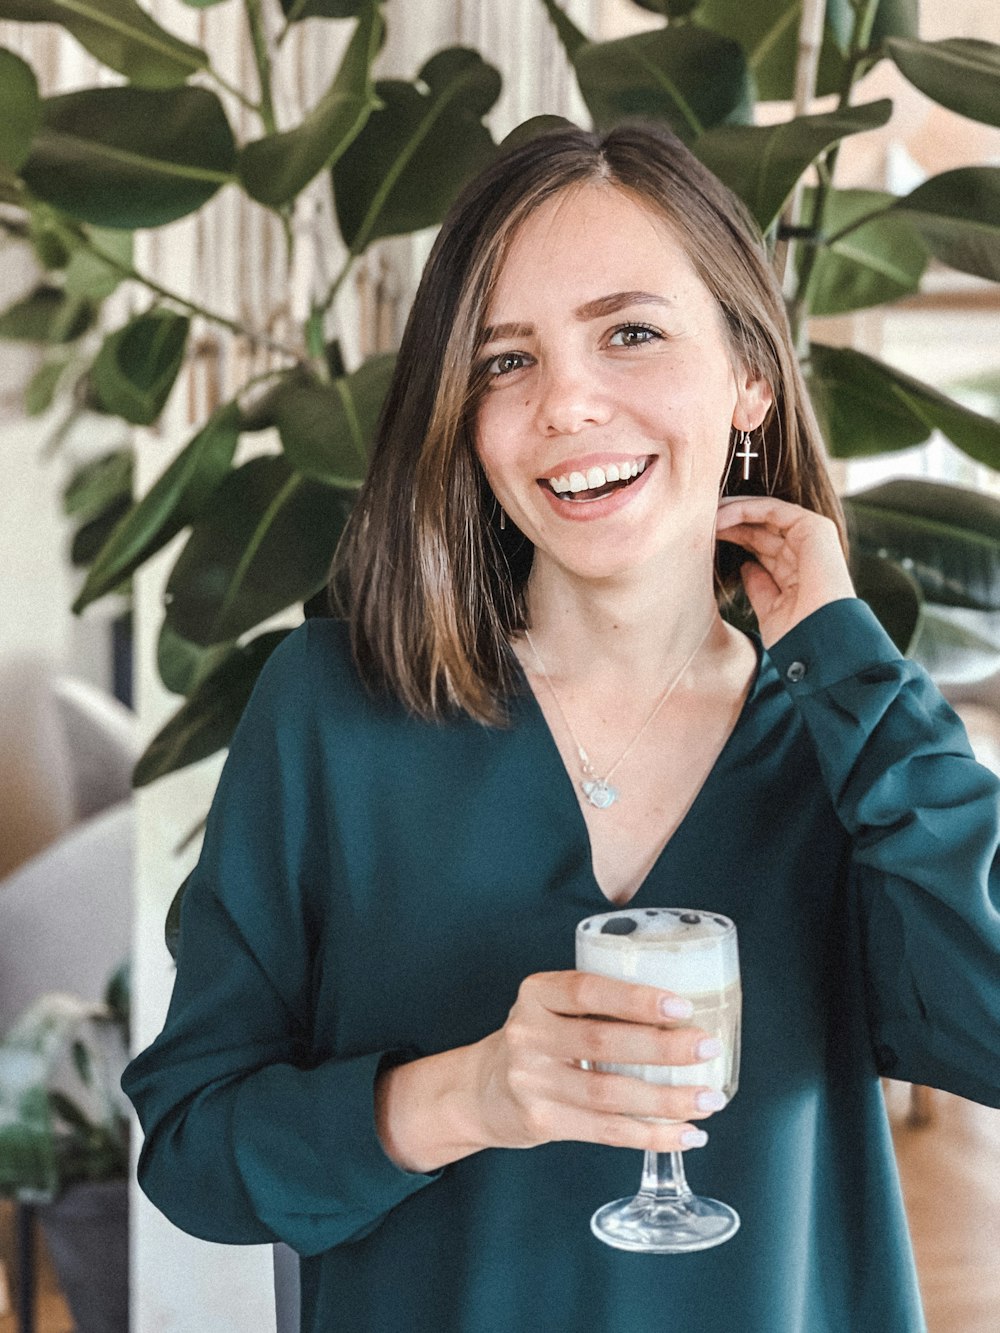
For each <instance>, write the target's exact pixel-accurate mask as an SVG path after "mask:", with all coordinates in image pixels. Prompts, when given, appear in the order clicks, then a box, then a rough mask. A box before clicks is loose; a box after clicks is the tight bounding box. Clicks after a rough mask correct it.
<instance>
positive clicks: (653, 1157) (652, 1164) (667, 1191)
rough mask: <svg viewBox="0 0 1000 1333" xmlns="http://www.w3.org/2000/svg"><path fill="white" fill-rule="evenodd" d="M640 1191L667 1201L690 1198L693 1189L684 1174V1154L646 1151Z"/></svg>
mask: <svg viewBox="0 0 1000 1333" xmlns="http://www.w3.org/2000/svg"><path fill="white" fill-rule="evenodd" d="M639 1193H640V1194H642V1195H646V1196H651V1197H653V1198H656V1199H660V1200H662V1201H663V1202H665V1203H667V1202H669V1203H681V1202H683V1201H684V1200H686V1199H690V1198H691V1197H692V1195H691V1189H690V1187H689V1185H688V1183H687V1180H686V1178H685V1176H684V1154H683V1153H679V1152H669V1153H668V1152H646V1153H645V1154H644V1156H643V1161H642V1184H641V1185H640V1186H639Z"/></svg>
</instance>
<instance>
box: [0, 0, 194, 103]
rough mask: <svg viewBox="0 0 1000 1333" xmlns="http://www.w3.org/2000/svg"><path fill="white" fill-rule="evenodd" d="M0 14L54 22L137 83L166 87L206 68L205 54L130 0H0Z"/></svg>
mask: <svg viewBox="0 0 1000 1333" xmlns="http://www.w3.org/2000/svg"><path fill="white" fill-rule="evenodd" d="M0 19H16V20H18V21H20V22H23V23H58V24H60V25H61V26H62V27H63V28H65V29H66V31H67V32H71V33H72V34H73V36H74V37H75V38H76V40H77V41H78V42H79V43H80V44H81V46H85V47H86V48H87V50H88V51H89V52H90V53H91V55H94V56H96V57H97V59H98V60H100V61H101V62H102V64H105V65H108V66H109V67H110V68H111V69H116V70H117V71H118V73H119V74H124V75H126V76H127V77H128V80H129V82H130V83H132V84H135V85H136V86H137V87H140V88H172V87H174V86H176V85H177V84H179V83H183V82H184V81H185V79H188V78H190V76H191V75H192V74H194V73H195V71H196V70H199V69H206V68H207V67H208V57H207V56H206V55H205V52H204V51H202V50H201V49H200V48H199V47H197V46H189V45H188V43H187V42H182V41H181V40H180V39H179V38H178V37H174V36H173V34H172V33H169V32H167V31H166V30H165V29H164V28H161V27H160V25H159V24H158V23H154V21H153V20H152V19H151V18H150V16H149V15H148V14H147V13H146V12H145V10H143V9H140V7H139V6H138V5H137V4H136V3H135V0H0Z"/></svg>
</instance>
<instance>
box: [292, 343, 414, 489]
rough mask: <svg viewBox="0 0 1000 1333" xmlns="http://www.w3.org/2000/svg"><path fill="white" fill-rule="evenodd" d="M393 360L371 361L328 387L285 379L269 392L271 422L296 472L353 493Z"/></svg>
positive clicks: (363, 469) (383, 357) (382, 357)
mask: <svg viewBox="0 0 1000 1333" xmlns="http://www.w3.org/2000/svg"><path fill="white" fill-rule="evenodd" d="M395 364H396V358H395V355H394V354H392V353H384V354H381V355H378V356H373V357H370V358H369V359H368V360H367V361H366V362H365V363H364V365H363V366H361V367H360V368H359V369H358V370H356V371H355V372H354V374H353V375H345V376H343V377H342V378H340V379H336V380H334V381H333V383H332V384H318V383H316V382H315V381H306V382H303V381H302V380H301V379H299V378H295V377H293V378H289V379H287V380H285V381H284V382H283V383H282V384H280V385H278V387H277V388H276V389H275V391H274V395H273V399H272V402H271V411H272V413H273V420H274V423H275V425H276V426H277V427H278V431H279V432H280V435H281V443H282V445H283V446H284V450H285V453H286V454H287V455H288V457H289V459H290V460H291V462H292V463H293V465H294V466H295V468H296V469H297V470H298V471H299V472H305V473H308V474H310V475H311V476H315V477H321V478H322V479H323V480H324V481H326V482H329V483H331V484H332V485H334V486H340V487H343V488H345V489H356V488H357V487H359V486H360V485H361V482H362V481H363V480H364V476H365V472H366V471H367V468H368V456H369V453H370V449H371V443H372V438H373V436H374V434H375V426H376V424H377V422H378V415H379V412H380V411H381V409H382V403H383V401H384V399H385V395H386V393H387V392H388V389H389V381H390V380H391V379H392V370H393V366H394V365H395Z"/></svg>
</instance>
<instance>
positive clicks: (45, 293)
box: [0, 285, 94, 343]
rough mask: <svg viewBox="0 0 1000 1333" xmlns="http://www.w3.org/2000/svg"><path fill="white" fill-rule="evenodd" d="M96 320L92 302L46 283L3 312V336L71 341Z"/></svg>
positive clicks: (0, 330) (0, 319) (0, 325)
mask: <svg viewBox="0 0 1000 1333" xmlns="http://www.w3.org/2000/svg"><path fill="white" fill-rule="evenodd" d="M93 322H94V309H93V306H91V305H90V304H89V303H87V302H84V301H79V300H77V299H76V298H75V297H70V296H67V295H66V293H65V292H63V291H62V290H61V289H60V288H58V287H49V286H48V285H43V286H41V287H36V288H35V290H34V291H33V292H31V294H30V295H28V296H26V297H24V299H23V300H21V301H16V302H15V303H14V304H13V305H12V306H8V308H7V309H6V310H5V311H4V312H3V313H2V314H0V339H3V340H5V341H7V342H28V343H66V342H72V341H73V339H74V338H79V336H80V334H81V333H85V332H86V330H87V329H88V328H90V326H91V324H92V323H93Z"/></svg>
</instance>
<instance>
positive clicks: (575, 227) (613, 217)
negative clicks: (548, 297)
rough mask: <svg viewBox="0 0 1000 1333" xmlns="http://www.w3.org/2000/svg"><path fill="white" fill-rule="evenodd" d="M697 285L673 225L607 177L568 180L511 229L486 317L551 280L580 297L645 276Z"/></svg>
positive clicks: (630, 285) (635, 285)
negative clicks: (604, 179)
mask: <svg viewBox="0 0 1000 1333" xmlns="http://www.w3.org/2000/svg"><path fill="white" fill-rule="evenodd" d="M654 280H655V281H656V282H659V283H660V284H661V285H662V283H663V282H664V281H666V280H669V282H670V283H671V284H677V283H679V284H680V285H682V286H684V287H691V286H692V285H694V284H697V285H698V286H701V285H702V284H701V280H700V278H699V277H698V274H697V271H696V269H695V267H694V264H693V263H692V261H691V259H690V257H689V255H688V253H687V250H686V248H685V246H684V243H683V240H682V238H681V236H680V235H679V233H678V230H677V229H676V228H675V227H673V226H672V225H671V223H670V222H669V221H668V220H667V219H666V218H665V217H664V216H663V214H662V213H661V212H660V211H659V210H657V209H656V208H655V206H654V205H652V204H650V203H647V202H646V201H645V200H642V199H640V198H638V197H637V196H635V195H634V194H632V193H631V192H630V191H628V190H625V189H623V188H622V187H620V186H618V185H615V184H613V183H611V182H609V181H602V180H595V181H586V182H582V183H579V184H575V185H572V186H568V187H566V188H565V189H563V190H560V192H559V193H558V194H557V195H554V196H553V197H551V198H549V199H547V200H545V202H544V203H542V204H540V205H539V206H538V207H537V208H535V209H533V210H532V212H531V213H529V214H528V216H527V217H526V218H525V219H524V220H523V221H522V222H521V223H519V224H518V226H517V227H516V228H515V229H514V231H513V232H512V233H511V236H510V241H509V244H508V246H507V247H506V253H505V254H504V256H503V258H502V260H501V262H500V264H499V266H498V270H497V273H496V276H495V279H494V282H493V283H492V299H491V300H490V302H489V306H490V317H489V322H491V323H492V322H494V320H493V316H494V315H495V314H497V312H498V307H503V306H505V305H507V304H508V303H509V302H511V301H515V302H516V301H518V300H530V299H532V298H537V297H538V296H539V295H540V294H541V293H543V292H546V291H548V290H549V289H551V288H552V287H553V286H554V285H556V284H558V285H560V286H564V285H567V284H568V285H569V286H570V287H572V288H574V289H578V290H579V292H580V293H581V294H582V295H583V296H585V297H586V296H591V297H593V296H595V295H599V294H602V293H601V292H598V291H596V290H593V291H591V290H589V288H590V287H594V286H595V285H596V287H603V286H606V284H608V283H611V284H612V286H613V287H614V289H615V290H619V291H621V290H633V289H635V290H642V289H644V288H645V287H646V286H648V285H649V283H650V282H651V281H654Z"/></svg>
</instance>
